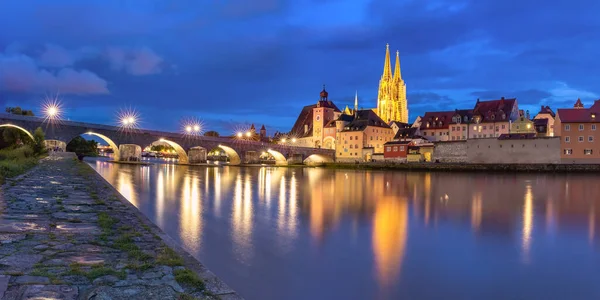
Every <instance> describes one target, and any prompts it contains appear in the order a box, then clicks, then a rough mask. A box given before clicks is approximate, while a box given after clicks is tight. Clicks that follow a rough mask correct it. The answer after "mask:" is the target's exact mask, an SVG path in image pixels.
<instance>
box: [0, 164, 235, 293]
mask: <svg viewBox="0 0 600 300" xmlns="http://www.w3.org/2000/svg"><path fill="white" fill-rule="evenodd" d="M0 243H1V244H0V299H3V300H4V299H7V300H8V299H11V300H12V299H66V300H68V299H94V300H100V299H103V300H104V299H129V300H133V299H226V300H229V299H242V298H241V297H239V296H238V295H237V294H236V293H235V292H234V291H233V290H231V289H230V288H229V287H227V285H225V284H224V283H223V282H221V281H220V280H219V279H218V278H217V277H216V276H215V275H214V274H212V273H211V272H210V271H208V270H207V269H206V268H204V267H203V266H202V265H201V264H200V263H199V262H198V261H197V260H195V259H194V258H193V257H191V256H190V255H189V254H187V253H186V252H185V251H183V250H181V248H179V247H178V246H177V245H176V244H175V243H174V242H173V241H172V240H171V239H170V238H169V237H168V236H166V235H165V234H164V233H163V232H162V231H161V230H160V229H159V228H158V227H156V226H154V225H153V224H152V223H151V222H150V221H148V219H147V218H145V217H144V216H143V215H142V214H141V213H140V212H139V211H138V210H137V209H136V208H135V207H134V206H133V205H131V204H130V203H129V202H127V200H125V199H124V198H123V197H122V196H121V195H120V194H118V192H117V191H116V190H115V189H114V188H113V187H112V186H110V185H109V184H108V183H107V182H106V181H104V179H102V177H101V176H100V175H98V174H97V173H96V172H95V171H93V170H92V168H90V167H89V166H88V165H87V164H85V163H82V162H79V161H78V160H77V159H76V158H75V156H74V155H73V154H71V153H62V154H56V155H50V156H49V157H47V158H45V159H43V160H41V161H40V163H39V165H38V166H36V167H35V168H34V169H32V170H31V171H29V172H28V173H26V174H23V175H21V176H19V177H16V178H13V179H9V180H7V182H6V183H5V184H4V186H2V190H1V191H0Z"/></svg>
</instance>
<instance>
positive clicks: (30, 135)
mask: <svg viewBox="0 0 600 300" xmlns="http://www.w3.org/2000/svg"><path fill="white" fill-rule="evenodd" d="M0 127H12V128H16V129H19V130H21V131H23V132H25V133H26V134H27V136H29V137H30V138H31V140H32V141H35V139H34V138H33V135H32V134H31V132H29V131H28V130H27V129H25V128H23V127H21V126H17V125H13V124H0Z"/></svg>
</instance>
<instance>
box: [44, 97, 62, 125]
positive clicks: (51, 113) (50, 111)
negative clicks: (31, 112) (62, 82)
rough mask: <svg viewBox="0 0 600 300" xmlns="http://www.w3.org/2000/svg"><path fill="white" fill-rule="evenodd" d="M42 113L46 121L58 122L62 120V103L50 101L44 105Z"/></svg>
mask: <svg viewBox="0 0 600 300" xmlns="http://www.w3.org/2000/svg"><path fill="white" fill-rule="evenodd" d="M42 112H43V114H44V117H45V118H46V120H57V119H60V118H61V109H60V103H59V102H58V100H57V99H56V98H54V99H48V100H46V102H45V103H44V104H42Z"/></svg>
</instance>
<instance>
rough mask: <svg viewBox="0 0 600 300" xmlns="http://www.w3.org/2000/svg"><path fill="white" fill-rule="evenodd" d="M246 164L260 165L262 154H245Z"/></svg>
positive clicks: (247, 152) (249, 152) (252, 152)
mask: <svg viewBox="0 0 600 300" xmlns="http://www.w3.org/2000/svg"><path fill="white" fill-rule="evenodd" d="M244 163H245V164H258V163H260V153H259V152H256V151H246V152H244Z"/></svg>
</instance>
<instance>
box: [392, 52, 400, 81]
mask: <svg viewBox="0 0 600 300" xmlns="http://www.w3.org/2000/svg"><path fill="white" fill-rule="evenodd" d="M394 80H402V74H401V73H400V51H396V67H395V68H394Z"/></svg>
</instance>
